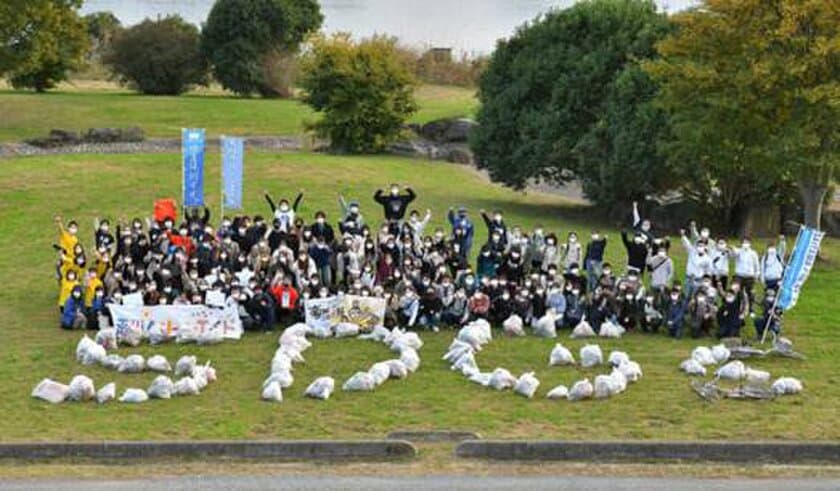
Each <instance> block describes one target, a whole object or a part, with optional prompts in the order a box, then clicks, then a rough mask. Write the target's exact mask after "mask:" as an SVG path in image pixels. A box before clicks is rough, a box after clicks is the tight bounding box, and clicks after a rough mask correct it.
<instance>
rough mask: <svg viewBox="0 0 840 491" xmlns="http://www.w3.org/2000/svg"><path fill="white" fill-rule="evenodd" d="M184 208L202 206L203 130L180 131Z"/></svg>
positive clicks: (186, 129)
mask: <svg viewBox="0 0 840 491" xmlns="http://www.w3.org/2000/svg"><path fill="white" fill-rule="evenodd" d="M181 151H182V154H183V158H184V170H183V183H182V192H183V196H182V198H183V201H184V206H204V129H194V128H184V129H182V130H181Z"/></svg>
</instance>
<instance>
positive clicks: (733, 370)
mask: <svg viewBox="0 0 840 491" xmlns="http://www.w3.org/2000/svg"><path fill="white" fill-rule="evenodd" d="M746 376H747V369H746V367H745V366H744V363H743V362H742V361H741V360H735V361H730V362H729V363H727V364H726V365H724V366H722V367H720V368H718V369H717V371H715V378H719V379H724V380H741V379H743V378H744V377H746Z"/></svg>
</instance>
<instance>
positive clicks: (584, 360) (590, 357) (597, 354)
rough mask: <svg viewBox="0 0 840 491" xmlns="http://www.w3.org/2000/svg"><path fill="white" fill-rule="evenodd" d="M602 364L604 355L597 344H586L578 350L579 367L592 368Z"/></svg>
mask: <svg viewBox="0 0 840 491" xmlns="http://www.w3.org/2000/svg"><path fill="white" fill-rule="evenodd" d="M602 363H604V354H603V353H602V352H601V347H600V346H598V345H597V344H587V345H586V346H584V347H582V348H581V349H580V366H582V367H583V368H592V367H594V366H598V365H600V364H602Z"/></svg>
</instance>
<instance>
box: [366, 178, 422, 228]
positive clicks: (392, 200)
mask: <svg viewBox="0 0 840 491" xmlns="http://www.w3.org/2000/svg"><path fill="white" fill-rule="evenodd" d="M403 189H404V190H405V194H403V193H400V186H399V185H398V184H391V187H390V190H389V192H388V194H385V193H384V192H383V191H382V190H381V189H377V190H376V193H374V195H373V200H374V201H376V202H377V203H379V204H380V205H382V211H383V213H384V215H385V220H386V221H387V222H388V228H389V230H390V232H391V233H392V234H398V233H399V230H400V224H401V222H402V220H403V218H404V217H405V211H406V209H408V205H409V204H411V202H412V201H414V200H415V199H416V198H417V194H415V193H414V191H413V190H412V189H411V188H410V187H408V186H404V187H403Z"/></svg>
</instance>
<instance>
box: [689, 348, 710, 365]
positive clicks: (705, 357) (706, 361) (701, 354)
mask: <svg viewBox="0 0 840 491" xmlns="http://www.w3.org/2000/svg"><path fill="white" fill-rule="evenodd" d="M691 357H692V358H694V359H695V360H697V362H698V363H700V364H701V365H703V366H706V365H714V364H715V357H714V355H712V350H710V349H709V348H707V347H705V346H698V347H696V348H694V350H693V351H692V352H691Z"/></svg>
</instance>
